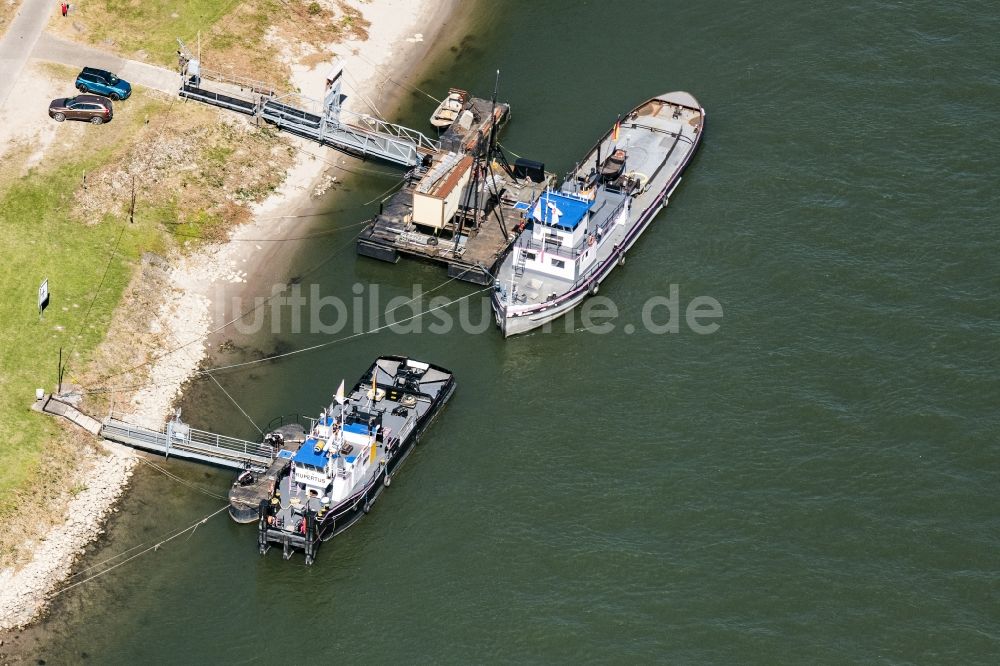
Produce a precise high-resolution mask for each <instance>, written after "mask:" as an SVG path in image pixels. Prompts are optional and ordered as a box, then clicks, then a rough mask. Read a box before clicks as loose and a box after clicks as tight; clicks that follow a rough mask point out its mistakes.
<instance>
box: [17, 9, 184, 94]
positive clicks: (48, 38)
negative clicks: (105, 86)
mask: <svg viewBox="0 0 1000 666" xmlns="http://www.w3.org/2000/svg"><path fill="white" fill-rule="evenodd" d="M28 1H32V2H36V1H37V0H28ZM31 57H32V58H38V59H39V60H48V61H50V62H58V63H61V64H63V65H72V66H74V67H83V66H84V65H87V66H89V67H100V68H101V69H107V70H109V71H112V72H114V73H115V74H117V75H118V76H120V77H122V78H123V79H125V80H126V81H128V82H129V83H131V84H132V85H140V86H145V87H146V88H152V89H153V90H159V91H161V92H165V93H167V94H168V95H176V94H177V89H178V88H179V87H180V75H179V74H178V73H177V72H176V71H173V70H170V69H166V68H164V67H156V66H154V65H147V64H146V63H144V62H137V61H135V60H126V59H124V58H119V57H118V56H115V55H111V54H109V53H105V52H104V51H101V50H99V49H95V48H92V47H90V46H84V45H82V44H77V43H75V42H69V41H66V40H64V39H59V38H58V37H53V36H52V35H48V34H45V35H42V36H41V38H40V39H39V40H38V44H37V46H35V50H34V53H32V54H31Z"/></svg>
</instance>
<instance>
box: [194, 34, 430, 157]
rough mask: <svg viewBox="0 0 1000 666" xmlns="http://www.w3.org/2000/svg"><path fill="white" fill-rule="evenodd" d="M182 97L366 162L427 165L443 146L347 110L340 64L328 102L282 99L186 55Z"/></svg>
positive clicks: (333, 73) (331, 80)
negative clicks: (374, 160) (426, 162)
mask: <svg viewBox="0 0 1000 666" xmlns="http://www.w3.org/2000/svg"><path fill="white" fill-rule="evenodd" d="M179 54H180V60H179V67H180V76H181V82H180V90H179V95H180V96H181V97H184V98H186V99H193V100H195V101H198V102H203V103H205V104H211V105H212V106H218V107H222V108H225V109H229V110H231V111H236V112H237V113H242V114H245V115H248V116H252V117H254V118H255V119H257V120H259V121H264V122H268V123H271V124H273V125H275V126H276V127H278V128H279V129H281V130H284V131H286V132H289V133H291V134H295V135H296V136H300V137H304V138H306V139H311V140H313V141H316V142H317V143H319V144H321V145H328V146H331V147H333V148H337V149H338V150H342V151H344V152H346V153H348V154H350V155H354V156H357V157H361V158H368V157H375V158H379V159H382V160H386V161H387V162H392V163H393V164H398V165H400V166H403V167H407V168H412V167H415V166H418V165H420V164H421V163H423V161H424V158H425V156H427V155H430V154H432V153H435V152H437V151H439V150H440V148H441V144H440V142H438V141H435V140H434V139H430V138H428V137H427V136H425V135H424V134H422V133H421V132H418V131H417V130H413V129H410V128H407V127H403V126H401V125H394V124H392V123H388V122H386V121H384V120H381V119H379V118H374V117H372V116H369V115H366V114H359V113H353V112H351V111H347V110H346V109H343V108H341V105H342V103H343V100H344V96H343V94H342V85H343V78H344V66H343V63H342V62H339V61H338V62H336V63H335V64H334V66H333V68H332V69H331V71H330V72H329V74H327V77H326V93H325V96H324V99H323V102H319V101H318V100H316V99H313V98H310V97H306V96H304V95H301V94H299V93H289V94H286V95H278V94H277V93H276V92H275V90H274V88H273V87H272V86H269V85H268V84H266V83H264V82H262V81H254V80H251V79H248V78H245V77H239V76H235V75H232V74H224V73H222V72H216V71H212V70H209V69H205V68H203V67H202V66H201V62H200V59H198V58H193V57H191V56H190V54H188V53H187V52H186V49H185V48H184V46H183V44H181V51H180V52H179Z"/></svg>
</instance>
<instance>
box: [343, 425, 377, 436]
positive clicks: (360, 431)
mask: <svg viewBox="0 0 1000 666" xmlns="http://www.w3.org/2000/svg"><path fill="white" fill-rule="evenodd" d="M344 432H351V433H354V434H355V435H369V434H371V432H370V431H369V430H368V424H367V423H348V424H347V425H345V426H344Z"/></svg>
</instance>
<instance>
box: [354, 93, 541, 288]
mask: <svg viewBox="0 0 1000 666" xmlns="http://www.w3.org/2000/svg"><path fill="white" fill-rule="evenodd" d="M445 102H446V103H447V104H446V103H442V105H443V106H448V105H450V107H449V108H450V111H449V113H448V114H444V113H443V111H441V107H439V110H438V111H435V114H434V116H433V117H432V123H434V124H435V125H437V124H438V123H440V122H444V120H445V116H446V115H447V116H448V117H451V116H454V118H453V119H451V120H449V121H448V125H447V129H446V130H445V131H444V133H443V134H442V135H441V138H440V142H441V150H440V151H438V152H437V153H435V154H433V155H431V156H429V158H428V159H427V160H425V162H424V163H423V164H421V165H420V166H418V167H416V168H414V169H412V170H411V171H410V172H408V173H407V175H406V177H405V179H404V186H403V187H402V188H401V189H400V190H399V191H398V192H396V193H395V194H393V195H392V196H391V197H389V198H388V199H387V200H386V201H383V203H382V205H381V206H380V207H379V212H378V214H377V215H376V216H375V217H374V218H372V219H371V220H370V221H369V223H368V225H367V226H366V227H365V229H364V230H363V231H362V232H361V234H360V235H359V236H358V239H357V245H356V248H357V253H358V254H359V255H362V256H366V257H370V258H373V259H378V260H381V261H386V262H389V263H396V262H398V261H399V258H400V257H402V256H406V257H410V258H415V259H423V260H427V261H433V262H436V263H440V264H443V265H444V266H446V267H447V269H448V275H449V277H454V278H459V279H461V280H465V281H468V282H473V283H475V284H481V285H489V284H491V283H492V282H493V280H494V274H495V269H496V266H497V264H498V262H499V260H500V258H501V257H502V256H503V255H504V253H505V252H506V251H507V249H508V248H509V247H510V244H511V243H512V242H513V241H514V240H515V239H516V238H517V236H518V234H519V233H520V231H521V230H522V229H523V228H524V215H525V212H526V211H527V210H529V209H530V205H531V202H533V201H534V200H535V199H537V198H538V196H539V195H540V194H541V193H542V192H543V191H545V189H546V187H549V186H551V185H553V184H554V182H555V177H554V176H553V175H552V174H548V173H546V172H545V168H544V165H543V164H540V163H537V162H533V161H531V160H520V159H519V160H517V161H515V163H514V164H513V165H510V164H508V163H507V160H506V159H505V158H504V157H503V155H502V153H500V152H499V151H498V150H497V147H496V137H497V133H498V132H499V131H500V129H501V128H502V127H503V126H504V125H505V124H506V122H507V120H508V119H509V117H510V107H509V106H508V105H507V104H504V103H497V102H495V101H490V100H484V99H480V98H475V97H472V98H470V97H468V96H467V93H464V91H456V90H453V91H452V92H451V94H450V95H449V97H448V99H447V100H446V101H445ZM459 103H461V105H462V106H461V107H459V106H458V104H459Z"/></svg>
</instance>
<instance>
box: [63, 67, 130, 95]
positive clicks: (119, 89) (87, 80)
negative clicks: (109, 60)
mask: <svg viewBox="0 0 1000 666" xmlns="http://www.w3.org/2000/svg"><path fill="white" fill-rule="evenodd" d="M76 88H77V90H79V91H80V92H82V93H96V94H98V95H104V96H105V97H110V98H111V99H113V100H115V101H116V102H117V101H118V100H120V99H128V98H129V95H131V94H132V85H131V84H130V83H129V82H128V81H124V80H122V79H119V78H118V77H117V76H115V75H114V74H112V73H111V72H107V71H105V70H103V69H95V68H93V67H84V68H83V71H82V72H80V74H79V75H78V76H77V77H76Z"/></svg>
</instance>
